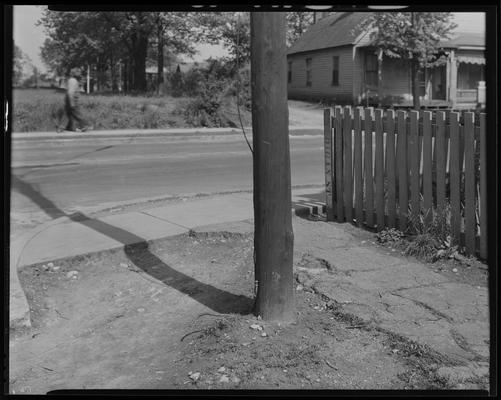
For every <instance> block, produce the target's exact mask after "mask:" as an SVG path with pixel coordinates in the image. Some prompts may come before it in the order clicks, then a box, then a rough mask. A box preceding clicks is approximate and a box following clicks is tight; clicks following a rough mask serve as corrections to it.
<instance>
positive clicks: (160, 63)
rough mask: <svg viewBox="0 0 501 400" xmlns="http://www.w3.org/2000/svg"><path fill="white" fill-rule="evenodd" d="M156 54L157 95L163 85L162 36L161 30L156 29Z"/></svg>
mask: <svg viewBox="0 0 501 400" xmlns="http://www.w3.org/2000/svg"><path fill="white" fill-rule="evenodd" d="M157 39H158V52H157V53H158V54H157V93H160V91H161V90H162V85H163V83H164V35H163V30H162V28H160V27H159V28H158V32H157Z"/></svg>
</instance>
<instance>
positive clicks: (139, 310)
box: [137, 307, 145, 313]
mask: <svg viewBox="0 0 501 400" xmlns="http://www.w3.org/2000/svg"><path fill="white" fill-rule="evenodd" d="M144 311H145V309H144V308H143V307H141V308H138V309H137V312H141V313H142V312H144Z"/></svg>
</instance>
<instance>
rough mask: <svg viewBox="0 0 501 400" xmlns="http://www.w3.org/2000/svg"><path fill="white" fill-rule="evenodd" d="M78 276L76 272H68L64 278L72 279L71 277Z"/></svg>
mask: <svg viewBox="0 0 501 400" xmlns="http://www.w3.org/2000/svg"><path fill="white" fill-rule="evenodd" d="M77 274H78V271H69V272H68V273H67V274H66V277H67V278H72V277H73V276H76V275H77Z"/></svg>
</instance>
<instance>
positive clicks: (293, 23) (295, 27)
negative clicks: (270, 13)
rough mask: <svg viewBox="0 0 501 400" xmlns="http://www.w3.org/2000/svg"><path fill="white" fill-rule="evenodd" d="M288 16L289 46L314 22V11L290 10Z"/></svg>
mask: <svg viewBox="0 0 501 400" xmlns="http://www.w3.org/2000/svg"><path fill="white" fill-rule="evenodd" d="M286 18H287V36H286V38H287V46H290V45H292V44H293V43H294V42H295V41H296V40H297V39H299V38H300V37H301V36H302V35H303V33H305V32H306V30H307V29H308V27H309V26H310V25H311V24H313V22H314V13H313V12H305V11H294V12H288V13H287V15H286Z"/></svg>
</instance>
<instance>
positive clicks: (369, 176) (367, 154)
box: [364, 108, 374, 227]
mask: <svg viewBox="0 0 501 400" xmlns="http://www.w3.org/2000/svg"><path fill="white" fill-rule="evenodd" d="M364 134H365V149H364V184H365V221H366V223H367V225H368V226H370V227H372V226H374V180H373V179H374V178H373V173H372V108H366V109H365V120H364Z"/></svg>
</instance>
